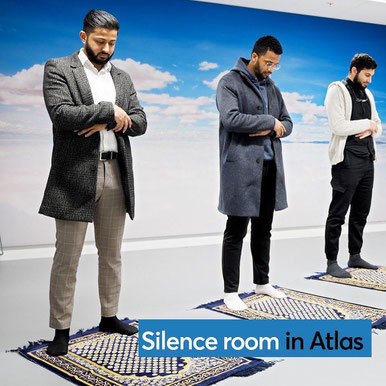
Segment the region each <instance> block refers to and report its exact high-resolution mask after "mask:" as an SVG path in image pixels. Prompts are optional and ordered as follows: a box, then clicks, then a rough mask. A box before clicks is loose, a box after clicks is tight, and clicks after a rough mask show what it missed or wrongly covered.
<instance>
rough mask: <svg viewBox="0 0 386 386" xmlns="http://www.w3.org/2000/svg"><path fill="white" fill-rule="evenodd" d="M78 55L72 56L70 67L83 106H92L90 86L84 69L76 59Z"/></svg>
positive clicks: (76, 53)
mask: <svg viewBox="0 0 386 386" xmlns="http://www.w3.org/2000/svg"><path fill="white" fill-rule="evenodd" d="M78 54H79V51H77V52H75V53H74V54H73V55H72V58H71V64H70V66H71V68H72V72H73V74H74V78H75V81H76V84H77V85H78V89H79V92H80V95H81V97H82V100H83V102H84V104H85V105H92V104H94V99H93V97H92V92H91V88H90V84H89V82H88V79H87V75H86V72H85V71H84V67H83V65H82V63H81V61H80V60H79V58H78Z"/></svg>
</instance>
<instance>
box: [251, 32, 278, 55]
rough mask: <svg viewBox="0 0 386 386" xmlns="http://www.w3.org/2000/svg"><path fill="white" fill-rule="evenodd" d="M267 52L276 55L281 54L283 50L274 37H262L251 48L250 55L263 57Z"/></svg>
mask: <svg viewBox="0 0 386 386" xmlns="http://www.w3.org/2000/svg"><path fill="white" fill-rule="evenodd" d="M267 51H273V52H274V53H275V54H276V55H281V54H282V53H283V48H282V46H281V44H280V42H279V40H277V39H276V38H275V37H273V36H271V35H267V36H263V37H261V38H260V39H259V40H257V42H256V43H255V45H254V46H253V50H252V53H253V52H255V53H256V54H257V55H264V54H265V53H266V52H267Z"/></svg>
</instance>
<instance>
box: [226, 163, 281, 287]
mask: <svg viewBox="0 0 386 386" xmlns="http://www.w3.org/2000/svg"><path fill="white" fill-rule="evenodd" d="M275 184H276V166H275V162H274V161H265V162H264V165H263V178H262V183H261V197H260V213H259V217H239V216H228V220H227V223H226V228H225V231H224V239H223V246H222V272H223V278H224V292H227V293H229V292H237V291H238V287H239V279H240V257H241V249H242V246H243V239H244V237H245V235H246V233H247V228H248V224H249V220H251V252H252V258H253V282H254V283H255V284H266V283H268V282H269V279H268V272H269V251H270V244H271V228H272V220H273V212H274V208H275Z"/></svg>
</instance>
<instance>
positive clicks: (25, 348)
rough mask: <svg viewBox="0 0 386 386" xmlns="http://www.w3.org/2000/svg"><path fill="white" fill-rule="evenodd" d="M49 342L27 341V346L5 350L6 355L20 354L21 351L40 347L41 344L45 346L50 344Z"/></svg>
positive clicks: (41, 340)
mask: <svg viewBox="0 0 386 386" xmlns="http://www.w3.org/2000/svg"><path fill="white" fill-rule="evenodd" d="M50 342H51V341H50V340H46V339H39V340H35V341H28V344H26V345H24V346H22V347H18V348H13V349H11V350H5V352H6V353H8V352H20V351H22V350H28V349H30V348H32V347H34V346H40V345H41V344H46V343H50Z"/></svg>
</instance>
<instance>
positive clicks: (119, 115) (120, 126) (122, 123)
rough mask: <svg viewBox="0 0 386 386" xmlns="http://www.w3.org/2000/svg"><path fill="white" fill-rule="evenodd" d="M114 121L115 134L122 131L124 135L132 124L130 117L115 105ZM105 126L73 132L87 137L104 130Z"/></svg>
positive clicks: (100, 125) (101, 124)
mask: <svg viewBox="0 0 386 386" xmlns="http://www.w3.org/2000/svg"><path fill="white" fill-rule="evenodd" d="M114 120H115V122H116V125H115V127H114V128H113V130H114V131H115V132H118V131H121V130H122V133H124V132H126V130H127V128H128V127H131V125H132V124H133V123H132V121H131V119H130V117H129V116H128V115H127V113H126V111H125V110H123V109H122V108H121V107H119V106H117V105H114ZM106 126H107V123H97V124H95V125H93V126H91V127H89V128H87V129H83V130H80V131H79V130H75V132H77V133H78V135H83V134H85V137H89V136H91V135H93V134H94V133H96V132H98V131H102V130H104V129H105V128H106Z"/></svg>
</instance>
